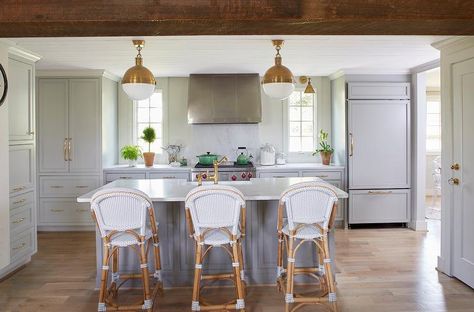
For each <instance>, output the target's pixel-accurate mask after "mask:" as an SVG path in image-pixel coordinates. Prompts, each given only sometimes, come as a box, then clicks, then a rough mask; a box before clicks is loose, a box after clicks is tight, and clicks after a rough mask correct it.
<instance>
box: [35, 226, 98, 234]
mask: <svg viewBox="0 0 474 312" xmlns="http://www.w3.org/2000/svg"><path fill="white" fill-rule="evenodd" d="M93 231H95V226H93V225H71V226H64V225H63V226H51V225H38V232H93Z"/></svg>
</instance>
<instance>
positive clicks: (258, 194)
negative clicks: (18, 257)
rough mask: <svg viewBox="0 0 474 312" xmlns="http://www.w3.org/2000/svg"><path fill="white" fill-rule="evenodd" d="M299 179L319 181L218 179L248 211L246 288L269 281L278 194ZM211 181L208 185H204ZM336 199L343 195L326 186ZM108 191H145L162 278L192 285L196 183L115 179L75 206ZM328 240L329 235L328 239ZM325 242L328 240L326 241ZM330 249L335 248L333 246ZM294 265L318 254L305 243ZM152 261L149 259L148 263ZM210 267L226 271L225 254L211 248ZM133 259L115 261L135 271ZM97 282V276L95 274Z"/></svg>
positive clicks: (123, 256) (170, 282) (171, 284)
mask: <svg viewBox="0 0 474 312" xmlns="http://www.w3.org/2000/svg"><path fill="white" fill-rule="evenodd" d="M304 181H320V182H321V183H326V182H324V181H323V180H321V179H319V178H256V179H251V180H250V181H235V182H233V181H221V182H219V184H222V185H232V186H234V187H236V188H237V189H239V190H240V191H241V192H242V193H243V194H244V197H245V200H246V208H247V229H246V236H245V239H244V257H245V273H246V279H247V281H248V283H249V284H269V283H274V282H275V278H276V260H277V236H276V226H277V207H278V200H279V199H280V194H281V193H282V192H283V191H284V190H286V189H287V188H288V187H290V186H291V185H293V184H295V183H298V182H304ZM206 183H212V182H204V184H206ZM327 185H328V186H329V187H331V188H332V189H333V190H334V191H335V192H336V194H337V196H338V198H339V199H344V198H347V197H348V194H347V193H346V192H344V191H342V190H340V189H338V188H336V187H334V186H332V185H330V184H327ZM109 187H129V188H134V189H138V190H140V191H142V192H144V193H146V194H147V195H148V196H149V197H150V198H151V199H152V201H153V203H154V208H155V213H156V218H157V221H158V222H159V229H158V231H159V236H160V249H161V255H162V258H161V261H162V276H163V280H164V284H165V286H167V287H174V286H189V285H192V280H193V274H194V242H193V240H192V239H191V238H189V236H188V230H187V228H186V220H185V210H184V200H185V197H186V194H187V193H188V192H189V191H190V190H191V189H193V188H195V187H197V183H196V182H188V181H186V180H182V179H150V180H145V179H142V180H134V179H127V180H116V181H114V182H111V183H109V184H106V185H104V186H103V187H101V188H99V189H97V190H94V191H91V192H89V193H87V194H84V195H82V196H80V197H78V198H77V201H78V202H90V200H91V198H92V195H93V194H94V193H95V192H97V191H98V190H100V189H104V188H109ZM331 236H332V235H331ZM330 241H332V243H333V240H332V239H331V237H330ZM332 250H334V248H332ZM298 253H299V255H298V260H299V261H297V265H298V266H310V265H314V263H317V261H318V260H317V254H316V253H315V252H314V249H313V247H312V246H310V245H309V244H308V245H307V246H302V248H300V251H298ZM101 255H102V241H101V238H100V236H97V272H98V273H100V268H101V266H102V264H101V261H100V259H101V258H102V256H101ZM150 260H151V259H150ZM208 261H209V262H210V263H212V265H210V267H212V270H209V272H210V273H213V272H214V270H215V271H216V272H217V271H220V272H222V271H223V270H226V269H229V270H230V269H231V266H230V263H229V259H228V256H227V255H226V254H225V253H224V251H222V250H219V249H216V250H215V251H214V253H211V255H210V256H209V258H208ZM136 263H137V259H135V256H134V254H133V253H132V252H131V251H130V252H122V253H121V254H120V259H119V268H120V270H121V271H130V270H136V268H137V265H136ZM97 276H98V279H99V276H100V274H98V275H97Z"/></svg>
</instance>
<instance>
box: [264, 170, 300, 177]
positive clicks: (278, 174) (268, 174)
mask: <svg viewBox="0 0 474 312" xmlns="http://www.w3.org/2000/svg"><path fill="white" fill-rule="evenodd" d="M297 176H298V172H297V171H293V172H260V173H259V174H258V177H259V178H287V177H297Z"/></svg>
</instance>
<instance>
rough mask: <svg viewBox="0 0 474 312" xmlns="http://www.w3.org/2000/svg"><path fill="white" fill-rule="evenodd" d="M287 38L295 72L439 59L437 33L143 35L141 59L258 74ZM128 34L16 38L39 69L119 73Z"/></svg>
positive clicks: (159, 70) (154, 65)
mask: <svg viewBox="0 0 474 312" xmlns="http://www.w3.org/2000/svg"><path fill="white" fill-rule="evenodd" d="M280 38H282V39H285V44H284V47H283V49H282V51H281V54H282V56H283V64H284V65H286V66H287V67H289V68H290V69H291V70H292V71H293V73H294V74H295V75H314V76H327V75H330V74H333V73H335V72H337V71H339V70H344V71H346V72H347V73H403V72H407V71H408V70H409V69H410V68H413V67H415V66H417V65H420V64H423V63H426V62H429V61H432V60H435V59H437V58H439V51H438V50H436V49H435V48H433V47H432V46H431V44H432V43H433V42H436V41H440V40H442V39H446V38H447V37H439V36H438V37H437V36H279V37H275V36H272V37H270V36H189V37H183V36H181V37H144V38H143V39H145V40H146V44H145V48H144V50H143V52H142V54H143V57H144V64H145V66H147V67H148V68H149V69H150V70H151V71H153V73H154V74H155V75H156V76H188V75H189V74H191V73H255V72H257V73H260V74H263V73H264V72H265V70H266V69H268V67H270V66H271V65H272V63H273V57H274V55H275V50H274V49H273V46H272V44H271V39H280ZM131 40H132V37H105V38H104V37H80V38H18V39H13V41H15V42H16V43H17V44H18V45H19V46H21V47H24V48H26V49H29V50H31V51H32V52H35V53H37V54H39V55H41V56H42V59H41V60H40V61H39V62H38V63H37V69H51V70H53V69H54V70H58V69H61V70H68V69H105V70H107V71H109V72H111V73H112V74H114V75H117V76H119V77H121V76H122V75H123V73H124V72H125V71H126V70H127V68H129V67H130V66H132V65H133V62H134V57H135V55H136V51H135V48H134V47H133V45H132V42H131Z"/></svg>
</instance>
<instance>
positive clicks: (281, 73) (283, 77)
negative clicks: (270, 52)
mask: <svg viewBox="0 0 474 312" xmlns="http://www.w3.org/2000/svg"><path fill="white" fill-rule="evenodd" d="M272 42H273V46H274V47H275V50H276V51H277V53H276V55H275V65H273V66H272V67H270V68H269V69H268V70H267V71H266V72H265V75H264V76H263V80H262V84H266V83H294V81H295V78H294V77H293V74H292V73H291V71H290V70H289V69H288V68H287V67H285V66H283V65H282V63H281V55H280V50H281V46H282V45H283V40H272Z"/></svg>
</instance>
